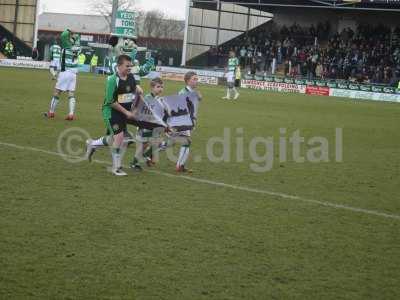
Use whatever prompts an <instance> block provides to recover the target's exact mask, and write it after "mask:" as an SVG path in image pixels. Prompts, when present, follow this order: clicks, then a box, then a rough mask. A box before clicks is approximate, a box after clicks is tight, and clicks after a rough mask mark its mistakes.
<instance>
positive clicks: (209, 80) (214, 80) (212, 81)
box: [199, 76, 218, 85]
mask: <svg viewBox="0 0 400 300" xmlns="http://www.w3.org/2000/svg"><path fill="white" fill-rule="evenodd" d="M199 83H203V84H209V85H218V78H217V77H209V76H199Z"/></svg>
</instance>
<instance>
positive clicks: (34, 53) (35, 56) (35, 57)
mask: <svg viewBox="0 0 400 300" xmlns="http://www.w3.org/2000/svg"><path fill="white" fill-rule="evenodd" d="M32 59H33V60H38V59H39V51H38V49H37V48H36V47H35V48H33V49H32Z"/></svg>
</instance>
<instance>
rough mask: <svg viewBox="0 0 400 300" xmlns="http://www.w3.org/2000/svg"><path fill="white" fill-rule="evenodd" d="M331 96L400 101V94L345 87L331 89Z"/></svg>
mask: <svg viewBox="0 0 400 300" xmlns="http://www.w3.org/2000/svg"><path fill="white" fill-rule="evenodd" d="M329 96H333V97H342V98H351V99H361V100H375V101H389V102H399V103H400V94H386V93H374V92H363V91H352V90H344V89H330V91H329Z"/></svg>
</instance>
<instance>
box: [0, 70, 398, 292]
mask: <svg viewBox="0 0 400 300" xmlns="http://www.w3.org/2000/svg"><path fill="white" fill-rule="evenodd" d="M53 84H54V82H52V81H51V80H50V79H49V74H48V72H46V71H37V70H16V69H9V68H0V92H1V93H0V120H1V121H0V122H1V127H0V151H1V156H0V166H1V171H0V299H293V298H296V299H399V298H400V267H399V266H400V255H399V253H400V196H399V194H400V185H399V183H400V153H399V150H400V105H399V104H392V103H378V102H369V101H359V102H354V101H351V100H349V99H340V98H325V97H317V96H306V95H298V94H297V95H296V94H281V93H273V92H258V91H252V90H241V97H240V100H239V101H237V102H227V101H223V100H220V98H221V97H222V96H223V95H224V90H223V87H211V86H201V87H200V89H201V91H202V93H203V95H204V100H203V102H202V104H201V108H200V115H199V124H198V128H197V129H196V131H195V132H194V133H193V147H192V154H193V157H197V158H198V157H201V158H203V159H202V161H201V162H195V161H194V159H193V157H192V159H191V162H190V167H191V168H192V169H193V170H194V173H193V174H192V175H189V176H188V177H190V178H186V177H182V176H179V175H176V173H175V170H174V163H173V162H171V161H169V160H167V159H166V158H165V156H164V155H165V154H162V156H161V161H160V163H159V164H157V165H156V166H155V167H154V168H153V170H155V171H157V172H143V173H140V174H137V173H131V172H129V175H130V176H127V177H124V178H115V177H113V176H112V175H111V174H110V173H108V172H107V171H106V166H105V165H103V164H98V163H92V164H89V163H88V162H86V161H84V162H81V163H76V164H71V163H69V162H67V161H65V160H63V159H62V158H61V157H59V156H57V155H54V153H55V152H57V139H58V137H59V136H60V134H61V133H62V132H63V131H64V130H65V129H68V128H70V127H79V128H82V129H84V130H86V131H87V132H88V133H89V134H90V135H91V136H92V137H97V136H99V135H102V134H103V133H104V126H103V122H102V119H101V113H100V109H101V105H102V101H103V100H102V99H103V92H104V77H101V76H95V75H91V74H86V75H85V74H80V75H79V79H78V88H77V117H78V119H77V120H76V121H74V122H72V123H68V122H66V121H64V116H65V114H66V113H67V101H66V99H65V96H64V97H63V98H62V101H61V103H60V105H59V107H58V110H57V114H56V119H55V120H46V119H44V118H43V117H42V115H41V114H42V112H44V111H46V110H47V109H48V105H49V101H50V97H51V93H52V88H53ZM142 86H144V87H145V89H146V90H148V88H147V82H143V84H142ZM180 88H181V85H180V84H179V83H176V82H167V83H166V91H165V94H172V93H174V92H176V91H177V90H178V89H180ZM224 128H228V129H231V139H230V144H231V146H232V147H231V148H232V153H231V154H232V157H233V158H235V156H236V147H237V143H236V139H237V134H236V128H242V129H243V134H242V136H243V139H244V145H246V147H245V150H244V153H243V156H244V161H243V162H237V161H236V160H233V161H231V162H220V163H213V162H210V161H209V160H207V159H205V158H206V152H207V150H206V145H207V141H209V139H210V138H212V137H222V136H223V132H224ZM280 128H286V130H287V137H288V138H289V136H290V135H291V133H292V132H293V131H295V130H297V129H299V130H300V132H301V134H302V135H303V136H304V137H305V138H306V140H307V139H309V138H312V137H315V136H322V137H326V138H327V140H328V141H329V143H330V144H329V146H330V148H329V149H330V152H329V162H323V163H322V162H321V163H311V162H305V163H296V162H294V161H293V159H292V158H291V156H290V155H288V161H287V162H285V163H280V162H279V152H278V147H277V146H278V145H277V143H275V148H274V149H275V150H276V151H274V152H275V153H274V164H273V167H272V169H271V170H270V171H268V172H263V173H257V172H254V171H252V170H251V168H250V165H251V164H252V163H253V162H252V160H251V159H250V152H249V149H248V147H247V145H248V144H249V143H251V140H252V138H253V137H256V136H260V137H274V139H275V141H278V139H279V137H280V136H282V134H280V131H279V129H280ZM335 128H343V162H342V163H339V162H335V161H334V158H335V153H334V152H333V149H332V147H333V146H334V142H335ZM75 146H79V145H75ZM81 146H82V145H81ZM38 149H39V150H38ZM307 149H308V148H307V146H305V145H303V146H302V148H301V151H302V153H303V154H304V153H305V152H306V151H307ZM41 150H44V151H42V152H40V151H41ZM221 150H222V149H220V148H218V147H216V153H217V154H218V153H220V152H221ZM46 151H47V152H46ZM257 151H258V153H259V154H260V155H261V154H262V153H263V147H262V146H259V147H258V148H257ZM132 152H133V149H132V150H130V152H129V153H128V154H127V155H126V157H125V160H126V161H125V163H127V162H128V161H129V160H130V158H131V156H132ZM290 153H291V148H289V149H288V154H290ZM95 158H96V159H98V160H103V161H109V160H110V158H109V152H108V150H106V149H105V150H102V151H98V153H96V156H95ZM274 193H276V194H274ZM282 194H284V195H282ZM308 200H310V201H308Z"/></svg>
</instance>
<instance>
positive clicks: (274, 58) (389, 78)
mask: <svg viewBox="0 0 400 300" xmlns="http://www.w3.org/2000/svg"><path fill="white" fill-rule="evenodd" d="M270 23H271V22H268V23H266V24H265V25H264V26H261V27H259V28H256V29H254V30H253V31H250V32H249V33H248V34H247V35H244V36H241V37H239V38H236V39H234V40H233V41H231V42H230V43H227V44H226V45H225V46H224V47H219V48H218V49H216V48H211V49H210V51H209V53H208V63H209V65H210V66H220V67H223V66H224V64H225V61H226V55H227V53H228V51H229V50H233V51H235V52H236V55H237V57H238V58H239V60H240V64H241V66H242V69H245V70H246V71H247V72H248V73H251V74H260V73H263V74H271V73H275V70H280V71H281V72H282V73H283V74H284V75H285V76H290V77H304V78H307V79H326V80H328V79H343V80H349V81H353V82H358V83H372V84H385V85H392V86H394V85H397V83H398V81H399V77H400V27H397V28H394V29H391V28H389V27H386V26H384V25H369V24H360V25H358V27H357V29H356V30H355V31H353V30H352V29H351V28H345V29H343V30H342V31H341V32H337V33H333V32H332V30H331V26H330V24H329V23H328V22H327V23H325V24H323V23H319V24H318V25H317V26H314V25H311V26H310V27H307V28H306V27H301V26H299V25H298V24H296V23H295V24H293V25H292V26H290V27H286V26H283V27H280V28H276V26H274V25H271V24H270Z"/></svg>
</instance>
